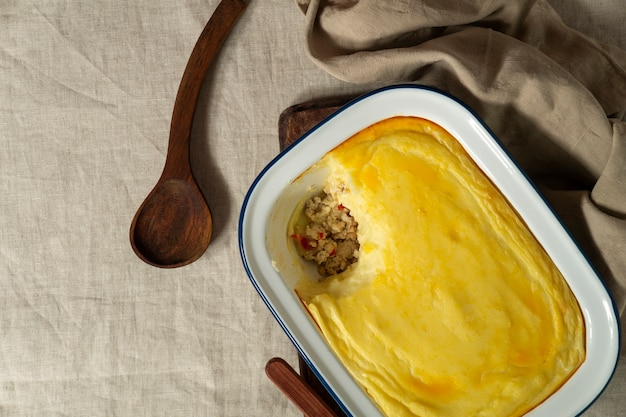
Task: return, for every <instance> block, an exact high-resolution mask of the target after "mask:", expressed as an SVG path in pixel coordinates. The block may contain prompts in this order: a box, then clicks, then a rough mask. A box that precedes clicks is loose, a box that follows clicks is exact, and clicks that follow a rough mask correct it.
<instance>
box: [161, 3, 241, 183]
mask: <svg viewBox="0 0 626 417" xmlns="http://www.w3.org/2000/svg"><path fill="white" fill-rule="evenodd" d="M246 6H247V4H246V2H244V1H243V0H222V1H221V2H220V3H219V4H218V5H217V8H216V9H215V11H214V12H213V15H211V17H210V19H209V21H208V22H207V24H206V26H205V27H204V30H203V31H202V33H201V34H200V36H199V37H198V40H197V41H196V45H195V46H194V48H193V50H192V51H191V55H190V56H189V61H188V62H187V66H186V67H185V71H184V72H183V76H182V78H181V81H180V85H179V87H178V93H177V94H176V101H175V102H174V110H173V112H172V121H171V124H170V139H169V144H168V150H167V153H168V154H167V160H166V164H165V169H164V172H163V174H164V176H168V177H170V178H180V177H181V176H183V177H184V176H186V175H187V173H186V172H178V171H182V170H183V169H185V168H188V167H189V162H188V161H189V140H190V136H191V126H192V124H193V118H194V115H195V110H196V105H197V103H198V96H199V95H200V89H201V88H202V83H203V81H204V78H205V77H206V73H207V71H208V70H209V67H210V66H211V64H212V63H213V61H214V60H215V58H216V57H217V54H218V52H219V50H220V48H221V47H222V45H223V44H224V41H225V40H226V38H227V36H228V34H229V33H230V30H231V29H232V28H233V26H234V25H235V22H236V21H237V19H238V18H239V16H241V14H242V13H243V11H244V10H245V8H246ZM166 171H167V174H166ZM178 174H180V175H178ZM188 174H189V175H191V172H189V173H188Z"/></svg>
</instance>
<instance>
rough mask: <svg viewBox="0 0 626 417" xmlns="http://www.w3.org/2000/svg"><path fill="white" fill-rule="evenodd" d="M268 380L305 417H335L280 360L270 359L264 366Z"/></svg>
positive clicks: (293, 371) (283, 361) (314, 393)
mask: <svg viewBox="0 0 626 417" xmlns="http://www.w3.org/2000/svg"><path fill="white" fill-rule="evenodd" d="M265 373H266V374H267V376H268V378H269V379H270V380H271V381H272V382H273V383H274V384H275V385H276V386H277V387H278V388H279V389H280V390H281V391H282V392H283V394H285V395H286V396H287V398H289V399H290V400H291V402H292V403H294V404H295V405H296V407H298V408H299V409H300V411H302V413H304V415H305V416H307V417H337V416H336V414H335V413H334V412H333V411H332V410H331V408H330V407H329V406H328V405H327V404H326V403H325V402H324V401H323V400H322V399H321V398H320V397H319V396H318V395H317V393H316V392H315V391H313V389H312V388H311V387H309V386H308V385H307V383H306V382H305V381H304V379H302V377H301V376H300V375H298V373H297V372H296V371H295V370H294V369H293V368H292V367H291V366H290V365H289V364H288V363H287V362H285V360H284V359H281V358H272V359H270V360H269V362H267V365H266V366H265Z"/></svg>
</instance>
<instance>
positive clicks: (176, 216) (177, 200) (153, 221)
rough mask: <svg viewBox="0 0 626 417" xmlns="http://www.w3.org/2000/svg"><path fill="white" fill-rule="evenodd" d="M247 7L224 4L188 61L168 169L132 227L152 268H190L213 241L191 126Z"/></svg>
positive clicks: (232, 0)
mask: <svg viewBox="0 0 626 417" xmlns="http://www.w3.org/2000/svg"><path fill="white" fill-rule="evenodd" d="M245 7H246V3H245V2H244V1H243V0H222V1H221V2H220V3H219V5H218V6H217V8H216V9H215V12H214V13H213V15H212V16H211V18H210V19H209V21H208V23H207V24H206V26H205V27H204V30H203V31H202V33H201V34H200V37H199V38H198V40H197V42H196V45H195V46H194V48H193V51H192V52H191V56H190V57H189V61H188V62H187V66H186V68H185V71H184V73H183V76H182V79H181V82H180V86H179V88H178V93H177V95H176V101H175V103H174V110H173V112H172V121H171V125H170V138H169V144H168V149H167V157H166V160H165V167H164V168H163V172H162V174H161V178H160V179H159V181H158V182H157V183H156V185H155V186H154V188H153V189H152V191H151V192H150V194H148V196H147V197H146V199H145V200H144V202H143V204H142V205H141V206H140V207H139V209H138V210H137V213H136V214H135V217H134V218H133V221H132V223H131V226H130V243H131V246H132V248H133V250H134V251H135V253H136V254H137V256H138V257H139V258H141V259H142V260H143V261H145V262H147V263H148V264H150V265H154V266H157V267H161V268H174V267H179V266H183V265H187V264H189V263H191V262H193V261H195V260H196V259H198V258H199V257H200V256H201V255H202V254H203V253H204V251H205V250H206V248H207V247H208V246H209V242H210V241H211V234H212V232H213V220H212V217H211V212H210V210H209V206H208V204H207V202H206V200H205V198H204V195H203V194H202V191H201V190H200V188H199V187H198V184H197V183H196V181H195V179H194V176H193V173H192V171H191V161H190V158H189V151H190V149H189V145H190V137H191V126H192V123H193V118H194V113H195V109H196V104H197V102H198V95H199V94H200V88H201V87H202V82H203V81H204V78H205V76H206V73H207V71H208V69H209V66H210V65H211V63H212V62H213V61H214V59H215V57H216V56H217V53H218V52H219V50H220V48H221V46H222V44H223V43H224V41H225V40H226V37H227V36H228V33H229V32H230V30H231V28H232V27H233V25H234V24H235V22H236V21H237V19H238V18H239V16H240V15H241V13H243V11H244V9H245Z"/></svg>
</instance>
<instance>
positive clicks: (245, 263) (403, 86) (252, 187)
mask: <svg viewBox="0 0 626 417" xmlns="http://www.w3.org/2000/svg"><path fill="white" fill-rule="evenodd" d="M396 89H416V90H425V91H430V92H434V93H437V94H440V95H442V96H445V97H447V98H448V99H450V100H452V101H454V102H456V103H457V104H459V105H460V106H462V107H463V108H465V110H467V111H468V112H469V113H471V114H472V116H473V117H474V118H475V119H476V120H477V121H478V122H479V123H480V124H481V125H482V127H483V128H484V129H486V130H487V132H488V133H489V134H490V135H491V137H492V138H493V139H494V141H495V142H496V143H497V144H498V146H499V147H500V149H501V150H502V151H503V152H504V153H505V154H506V156H507V157H508V158H509V160H510V161H511V162H513V163H514V164H515V166H516V167H517V168H518V169H519V171H520V172H521V174H522V175H523V176H524V179H525V180H526V181H527V182H528V184H530V185H531V186H532V187H533V189H534V190H535V192H536V193H537V195H539V196H540V197H541V199H542V200H543V202H544V204H545V205H546V207H548V209H549V210H550V211H551V213H552V214H553V216H554V218H555V219H556V220H557V221H558V222H559V224H560V225H561V227H562V228H563V229H564V230H565V232H566V233H567V235H568V236H569V238H570V239H571V241H572V242H574V244H575V245H576V247H577V248H578V250H579V251H580V253H581V254H582V256H583V257H584V259H585V261H586V262H587V263H588V264H589V265H590V267H591V268H592V269H593V271H594V273H595V275H596V277H597V278H598V281H600V283H601V284H602V286H603V287H604V289H605V290H606V293H607V294H608V298H609V299H610V300H611V306H612V308H613V314H614V316H615V319H616V326H617V329H618V332H617V360H616V361H615V364H614V366H613V370H612V372H611V375H610V376H609V378H607V380H606V383H605V384H604V387H602V389H601V390H600V391H598V394H597V395H596V396H595V397H594V399H593V400H591V401H590V402H589V404H587V406H586V407H585V408H584V409H582V410H581V412H580V413H578V414H577V416H581V415H582V414H584V413H585V411H587V410H588V409H589V408H590V407H591V406H592V405H593V404H594V403H595V402H596V401H597V399H598V398H600V396H601V395H602V393H603V392H604V391H605V390H606V387H607V386H608V385H609V383H610V381H611V380H612V379H613V376H614V375H615V371H616V369H617V365H618V362H619V357H620V355H621V345H622V334H621V331H619V329H620V328H621V323H620V316H619V311H618V309H617V305H616V304H615V300H614V298H613V296H612V294H611V292H610V290H609V288H608V286H607V285H606V283H605V282H604V280H603V279H601V278H600V277H601V276H600V274H599V273H598V271H597V269H596V268H595V266H594V265H593V264H592V263H591V262H590V260H589V257H588V256H587V254H586V253H585V252H584V251H583V249H582V247H581V246H580V244H579V243H578V242H577V240H576V239H574V236H572V234H571V232H570V231H569V229H568V228H567V227H565V224H564V223H563V221H562V220H561V217H560V216H558V215H557V213H556V211H555V210H554V208H553V207H552V206H551V205H550V204H549V203H548V201H547V199H546V198H545V196H544V195H543V194H542V193H541V191H540V190H539V189H538V188H537V186H536V185H535V183H534V181H532V180H531V179H530V178H529V177H528V175H527V174H526V172H525V171H524V170H523V169H522V168H521V167H520V166H519V164H518V163H517V161H516V160H515V159H514V158H513V157H512V155H511V153H510V152H509V150H508V149H507V148H506V147H505V146H504V144H503V143H502V141H501V140H500V138H498V136H496V135H495V134H494V132H493V131H492V130H491V128H489V126H487V124H486V123H485V122H484V121H483V120H482V118H481V117H480V116H479V115H478V114H477V113H476V112H475V111H474V110H473V109H472V108H470V107H469V106H468V105H467V104H465V103H464V102H462V101H461V100H460V99H458V98H456V97H455V96H453V95H451V94H450V93H447V92H445V91H442V90H439V89H437V88H434V87H430V86H426V85H421V84H394V85H389V86H386V87H381V88H377V89H375V90H372V91H370V92H368V93H365V94H363V95H360V96H358V97H356V98H355V99H353V100H350V101H349V102H348V103H346V104H345V105H343V106H341V107H340V108H339V109H337V110H336V111H335V112H333V113H332V114H330V115H329V116H327V117H325V118H324V119H322V120H321V121H320V122H319V123H317V124H316V125H315V126H314V127H313V128H311V129H310V130H309V131H307V132H306V133H304V134H303V135H302V136H300V137H299V138H298V139H297V140H295V141H294V142H293V143H291V144H290V145H289V146H287V147H286V148H285V149H284V150H283V151H281V152H280V153H279V154H278V155H276V156H275V157H274V158H273V159H272V160H271V161H270V162H269V163H268V164H267V165H266V166H265V167H264V168H263V169H262V170H261V171H260V172H259V174H258V175H257V176H256V178H255V179H254V181H253V182H252V184H251V185H250V187H249V188H248V191H247V192H246V195H245V197H244V200H243V203H242V205H241V211H240V214H239V222H238V230H237V237H238V242H239V254H240V256H241V260H242V263H243V267H244V269H245V271H246V274H247V275H248V278H249V279H250V282H251V283H252V285H253V286H254V288H255V290H256V291H257V293H258V294H259V296H260V297H261V299H262V300H263V302H264V303H265V305H266V306H267V308H268V309H269V310H270V312H271V313H272V315H273V316H274V319H275V320H276V321H277V322H278V324H279V325H280V327H281V328H282V329H283V332H285V334H286V335H287V337H288V338H289V340H290V341H291V343H292V344H293V345H294V347H295V348H296V350H297V351H298V353H299V355H300V356H301V357H302V359H304V361H305V363H306V364H307V366H308V367H309V369H311V371H312V372H313V374H314V375H315V376H316V377H317V379H318V380H319V381H320V383H321V384H322V386H323V387H324V389H325V390H326V391H327V392H328V393H329V394H330V395H331V397H332V398H333V400H334V401H335V402H336V403H337V404H338V405H339V407H340V408H341V409H342V410H343V411H344V412H345V413H346V414H347V415H348V416H353V414H352V413H351V412H350V411H349V410H348V409H347V407H346V405H345V404H344V403H343V401H341V399H339V398H338V397H337V396H336V394H335V392H334V390H333V389H332V388H331V387H330V386H329V385H328V383H327V382H326V380H325V378H324V377H323V376H322V375H321V373H320V372H319V370H318V369H317V367H316V366H315V365H313V363H312V362H311V360H310V358H309V357H308V355H307V354H306V353H305V352H304V350H303V349H302V347H301V346H300V344H299V343H298V342H297V340H296V339H295V337H294V336H293V335H292V334H291V332H290V331H289V329H288V328H287V326H286V325H285V323H284V322H283V320H282V319H281V318H280V315H279V314H278V313H277V312H276V311H275V309H274V307H272V304H271V303H270V301H269V300H268V299H267V297H266V296H265V294H264V292H263V290H262V289H261V288H260V286H259V285H258V283H257V282H256V280H255V278H254V274H253V273H252V271H251V270H250V268H249V266H248V261H247V258H246V253H245V250H244V244H243V219H244V217H245V212H246V207H247V206H248V202H249V199H250V196H251V195H252V193H253V192H254V190H255V188H256V186H257V184H258V182H259V181H260V180H261V178H263V177H264V176H265V174H266V172H267V171H269V170H270V169H271V168H272V166H273V165H274V164H276V162H277V161H278V160H280V159H281V158H283V157H284V156H285V154H287V153H288V152H289V151H290V150H291V149H292V148H293V147H295V146H296V145H297V144H298V143H300V142H302V141H303V140H305V139H306V138H307V137H308V136H310V135H311V134H313V132H315V131H316V130H318V129H319V128H320V127H321V126H322V125H324V124H326V123H328V121H330V120H331V119H333V118H335V117H336V116H338V115H339V114H340V113H342V112H343V111H344V110H346V109H347V108H349V107H351V106H353V105H354V104H356V103H358V102H360V101H362V100H364V99H367V98H368V97H370V96H373V95H376V94H378V93H382V92H384V91H389V90H396Z"/></svg>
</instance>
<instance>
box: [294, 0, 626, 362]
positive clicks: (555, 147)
mask: <svg viewBox="0 0 626 417" xmlns="http://www.w3.org/2000/svg"><path fill="white" fill-rule="evenodd" d="M296 3H297V5H298V6H299V7H300V9H301V10H302V12H303V13H304V15H305V19H306V38H305V45H306V50H307V53H308V55H309V57H310V58H311V59H312V60H313V61H314V62H315V63H316V64H317V65H318V66H319V67H321V68H322V69H324V70H325V71H327V72H328V73H330V74H331V75H333V76H335V77H337V78H339V79H341V80H344V81H347V82H351V83H362V84H369V83H377V84H380V83H383V84H385V83H386V84H394V83H400V82H415V83H419V84H424V85H429V86H432V87H436V88H439V89H441V90H443V91H446V92H448V93H450V94H452V95H454V96H456V97H457V98H459V99H460V100H462V101H463V102H465V103H466V104H467V105H469V106H470V107H471V108H472V109H473V110H474V111H475V112H477V113H478V115H479V116H480V117H481V118H482V119H483V120H484V122H485V123H486V124H487V125H488V126H489V127H490V128H491V129H492V130H493V131H494V133H495V134H496V135H497V136H498V138H499V139H500V140H501V141H502V142H503V144H504V146H505V147H506V148H507V149H508V151H509V152H510V153H511V154H512V156H513V158H514V159H515V160H516V161H517V162H518V163H519V164H520V166H521V167H522V168H523V169H524V170H525V172H526V173H527V174H528V175H529V176H530V178H531V179H532V180H533V181H534V182H535V184H536V185H537V186H538V187H539V188H540V190H541V191H542V193H543V194H544V196H545V197H546V199H547V200H548V202H549V203H550V204H551V205H552V207H553V208H554V210H555V211H556V212H557V214H558V215H559V216H560V217H561V219H562V221H563V222H564V223H565V225H566V226H567V227H568V229H569V230H570V232H571V234H572V235H573V236H574V238H575V239H576V240H577V242H578V243H579V245H580V246H581V247H582V249H583V251H584V252H585V253H586V255H587V256H588V257H589V259H590V260H591V262H592V263H593V265H594V266H595V268H596V269H597V270H598V272H599V274H600V275H601V277H602V279H603V280H604V281H605V283H606V285H607V287H608V289H609V291H610V292H611V294H612V296H613V298H614V300H615V303H616V305H617V308H618V311H619V312H620V314H621V317H622V322H623V321H624V319H625V317H624V316H625V310H626V120H625V118H626V52H625V51H624V50H622V49H620V48H618V47H615V46H611V45H606V44H603V43H600V42H598V41H597V40H595V39H593V38H590V37H588V36H586V35H584V34H582V33H580V32H578V31H576V30H574V29H572V28H570V27H568V26H567V25H566V24H564V23H563V21H562V20H561V18H560V17H559V15H558V14H557V13H556V12H555V11H554V9H553V8H552V7H551V6H550V5H549V3H547V2H546V1H545V0H537V1H533V0H516V1H511V0H491V1H484V0H467V1H458V0H419V1H418V0H390V1H378V0H296ZM622 352H624V350H622Z"/></svg>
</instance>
